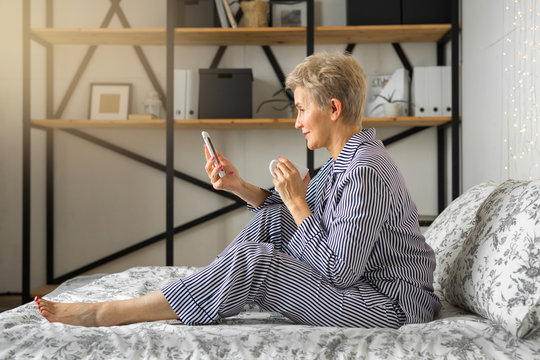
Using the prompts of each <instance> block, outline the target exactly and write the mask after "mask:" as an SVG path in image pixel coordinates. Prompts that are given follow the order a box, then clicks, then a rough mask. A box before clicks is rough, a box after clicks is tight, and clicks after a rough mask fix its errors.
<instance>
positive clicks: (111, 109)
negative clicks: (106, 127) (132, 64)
mask: <svg viewBox="0 0 540 360" xmlns="http://www.w3.org/2000/svg"><path fill="white" fill-rule="evenodd" d="M131 92H132V85H131V84H130V83H91V84H90V101H89V108H88V119H90V120H128V116H129V112H130V110H131Z"/></svg>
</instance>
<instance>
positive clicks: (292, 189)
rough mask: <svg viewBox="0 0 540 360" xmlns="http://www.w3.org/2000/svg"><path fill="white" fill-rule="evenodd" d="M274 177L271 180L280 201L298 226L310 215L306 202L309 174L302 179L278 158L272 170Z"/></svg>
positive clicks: (288, 163)
mask: <svg viewBox="0 0 540 360" xmlns="http://www.w3.org/2000/svg"><path fill="white" fill-rule="evenodd" d="M274 174H275V175H276V177H275V178H274V180H273V183H274V186H275V187H276V190H277V191H278V192H279V195H280V196H281V200H282V201H283V203H284V204H285V205H286V206H287V208H288V209H289V211H290V212H291V214H292V215H293V217H294V221H295V222H296V224H297V225H300V224H301V223H302V221H304V220H305V219H306V218H307V217H309V216H310V215H311V210H310V209H309V206H308V204H307V202H306V192H307V186H308V183H309V181H310V180H311V178H310V177H309V174H307V175H306V177H305V178H304V179H301V178H300V174H299V173H298V170H297V169H296V167H295V166H294V165H293V164H292V163H291V162H290V161H289V160H287V159H285V158H282V157H278V164H277V166H276V169H275V170H274Z"/></svg>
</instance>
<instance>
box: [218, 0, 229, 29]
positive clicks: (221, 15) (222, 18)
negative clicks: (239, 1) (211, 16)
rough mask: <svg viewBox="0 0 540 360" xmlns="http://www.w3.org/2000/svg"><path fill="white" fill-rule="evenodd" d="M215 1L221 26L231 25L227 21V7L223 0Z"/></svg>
mask: <svg viewBox="0 0 540 360" xmlns="http://www.w3.org/2000/svg"><path fill="white" fill-rule="evenodd" d="M215 3H216V10H217V14H218V18H219V22H220V23H221V27H224V28H226V27H229V23H228V22H227V14H226V13H225V7H224V6H223V0H215Z"/></svg>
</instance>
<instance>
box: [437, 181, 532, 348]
mask: <svg viewBox="0 0 540 360" xmlns="http://www.w3.org/2000/svg"><path fill="white" fill-rule="evenodd" d="M445 297H446V299H447V300H448V301H449V302H451V303H453V304H454V305H457V306H460V307H462V308H465V309H467V310H469V311H472V312H474V313H476V314H478V315H480V316H482V317H485V318H488V319H490V320H492V321H493V322H496V323H498V324H500V325H501V326H502V327H504V328H505V329H506V330H508V331H509V332H511V333H512V334H513V335H515V336H517V337H519V338H523V337H525V336H527V335H529V334H531V333H533V332H534V331H535V329H537V328H538V327H540V321H539V315H540V180H536V181H516V180H508V181H506V182H504V183H502V184H501V185H500V186H499V187H497V189H495V190H494V191H493V192H492V193H491V195H490V196H488V198H487V199H486V200H485V201H484V203H483V204H482V206H481V207H480V209H478V213H477V225H476V226H475V228H474V229H473V231H472V232H471V234H470V235H469V237H468V238H467V239H466V240H465V242H464V243H463V247H462V250H461V253H460V254H459V255H458V257H457V259H456V261H455V263H454V266H453V267H452V268H451V269H450V274H449V276H448V279H447V282H446V289H445Z"/></svg>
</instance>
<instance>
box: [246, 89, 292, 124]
mask: <svg viewBox="0 0 540 360" xmlns="http://www.w3.org/2000/svg"><path fill="white" fill-rule="evenodd" d="M282 92H283V93H285V95H286V97H285V98H280V99H268V100H264V101H262V102H261V103H260V104H259V106H258V107H257V110H256V111H255V112H259V111H260V110H261V108H262V107H263V106H264V105H265V104H269V103H281V104H282V106H281V107H276V106H272V108H273V109H274V110H277V111H283V110H288V111H289V117H291V118H296V115H297V114H296V106H295V105H294V94H293V93H292V91H291V89H283V88H281V89H279V90H278V91H276V92H275V93H273V94H272V97H274V96H276V95H278V94H279V93H282Z"/></svg>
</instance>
